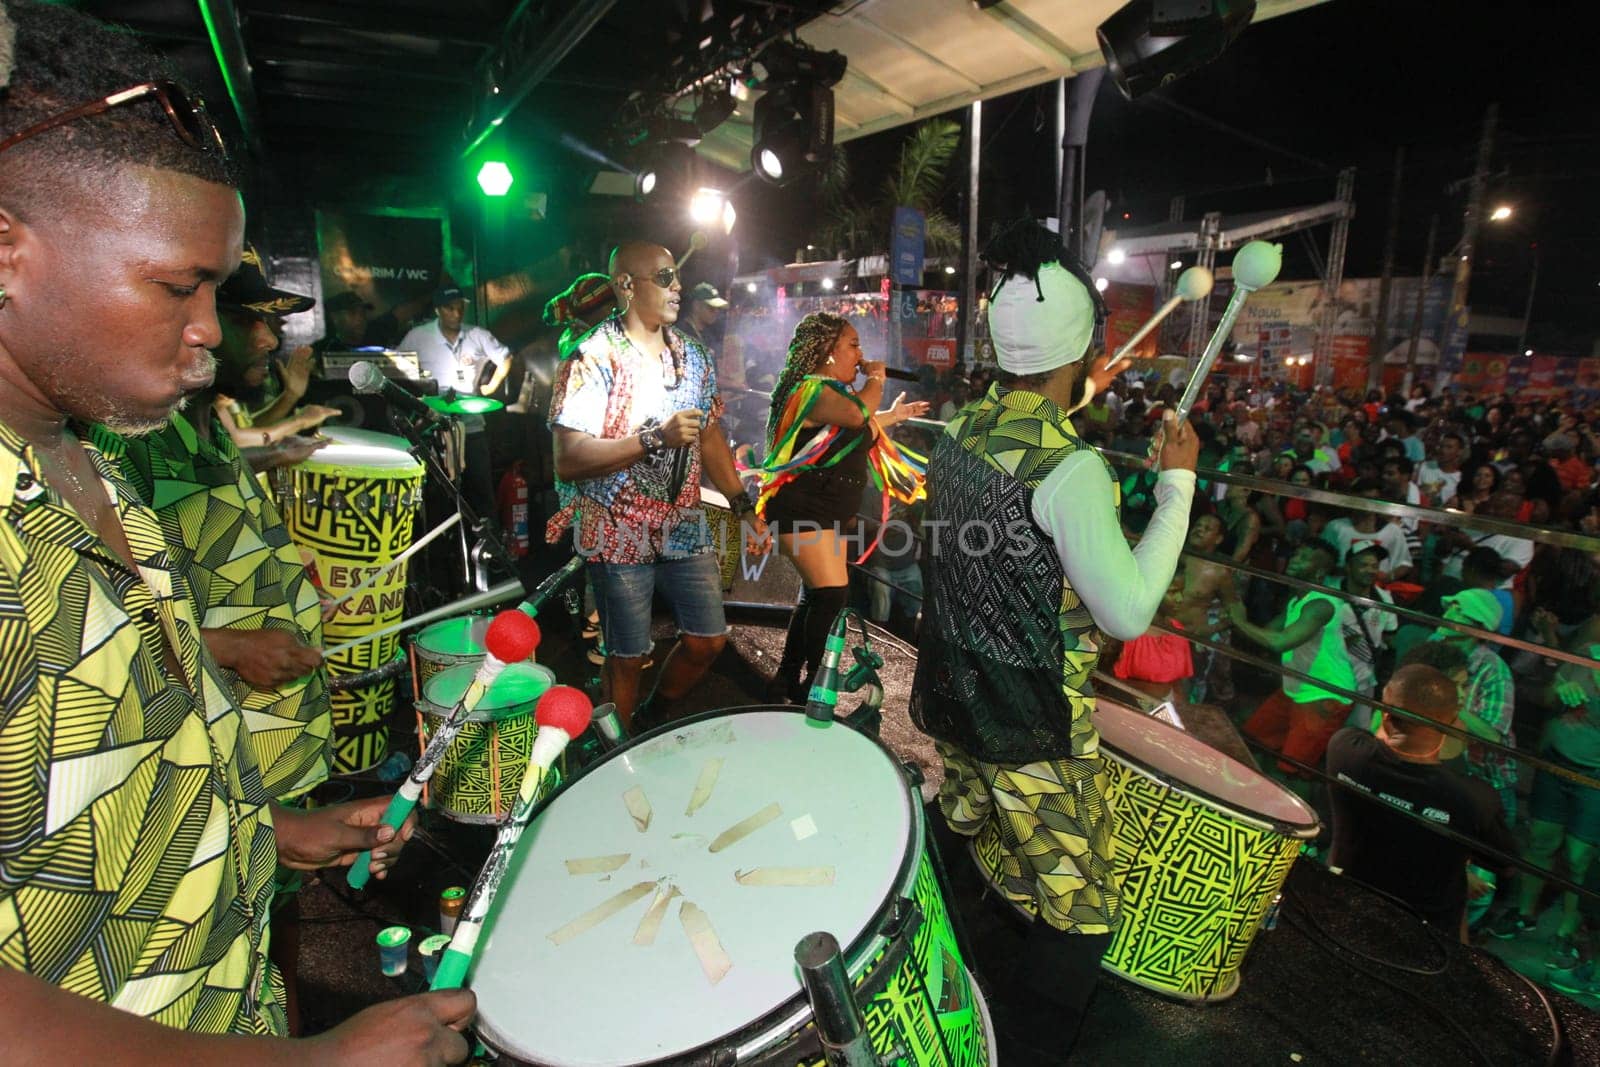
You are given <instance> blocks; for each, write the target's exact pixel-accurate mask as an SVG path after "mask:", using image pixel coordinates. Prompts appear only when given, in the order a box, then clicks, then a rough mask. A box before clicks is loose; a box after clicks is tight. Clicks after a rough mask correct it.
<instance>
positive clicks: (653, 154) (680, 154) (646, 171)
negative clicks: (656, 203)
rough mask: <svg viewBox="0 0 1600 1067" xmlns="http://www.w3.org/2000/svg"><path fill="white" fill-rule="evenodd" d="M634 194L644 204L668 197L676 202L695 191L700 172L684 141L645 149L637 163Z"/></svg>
mask: <svg viewBox="0 0 1600 1067" xmlns="http://www.w3.org/2000/svg"><path fill="white" fill-rule="evenodd" d="M636 163H637V166H638V170H637V171H635V177H634V184H633V193H634V196H636V197H637V198H638V199H640V200H644V199H646V198H648V197H651V196H659V195H666V196H668V197H670V198H676V197H677V196H679V195H682V194H684V193H686V192H687V191H688V190H691V189H693V188H694V176H695V172H696V170H697V169H698V163H697V161H696V159H695V154H694V149H692V148H690V147H689V146H688V145H687V144H684V143H683V142H682V141H662V142H659V143H655V144H652V145H650V147H648V148H646V149H644V150H643V151H642V152H641V153H640V154H639V156H638V157H637V159H636Z"/></svg>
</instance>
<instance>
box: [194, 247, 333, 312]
mask: <svg viewBox="0 0 1600 1067" xmlns="http://www.w3.org/2000/svg"><path fill="white" fill-rule="evenodd" d="M217 306H218V307H221V308H233V309H235V310H243V311H252V312H254V313H256V314H257V315H294V314H297V313H299V312H301V311H310V310H311V309H312V308H314V307H316V306H317V302H316V301H315V300H313V299H312V298H311V297H309V296H301V295H300V294H299V293H291V292H287V291H286V290H283V289H274V288H273V287H272V286H270V285H268V284H267V274H266V267H265V266H264V265H263V263H262V261H261V253H260V252H257V251H256V249H255V246H254V245H245V246H244V255H243V256H242V257H241V258H240V260H239V269H238V270H236V271H234V272H233V273H232V274H230V275H229V276H228V280H227V281H225V282H223V283H222V284H221V285H219V286H217Z"/></svg>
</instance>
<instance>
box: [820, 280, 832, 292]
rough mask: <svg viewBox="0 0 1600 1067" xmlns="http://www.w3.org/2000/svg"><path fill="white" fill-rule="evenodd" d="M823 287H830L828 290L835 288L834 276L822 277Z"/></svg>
mask: <svg viewBox="0 0 1600 1067" xmlns="http://www.w3.org/2000/svg"><path fill="white" fill-rule="evenodd" d="M822 287H823V288H824V289H828V290H830V291H831V290H832V289H833V279H832V278H824V279H822Z"/></svg>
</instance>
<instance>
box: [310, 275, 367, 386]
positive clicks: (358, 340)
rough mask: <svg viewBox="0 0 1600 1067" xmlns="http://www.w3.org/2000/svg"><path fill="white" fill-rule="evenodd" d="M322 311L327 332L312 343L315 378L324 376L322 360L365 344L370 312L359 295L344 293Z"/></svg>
mask: <svg viewBox="0 0 1600 1067" xmlns="http://www.w3.org/2000/svg"><path fill="white" fill-rule="evenodd" d="M322 310H323V312H324V313H325V314H326V316H327V330H328V332H327V333H325V334H323V336H322V338H321V339H320V340H317V341H313V342H312V343H311V373H312V375H313V376H314V377H317V378H321V377H324V376H325V375H326V374H327V367H326V366H325V365H324V364H323V361H322V357H323V356H325V355H327V354H328V353H329V352H348V351H350V350H351V349H355V348H360V347H361V346H363V345H365V344H366V343H367V324H368V322H369V321H370V320H371V316H372V311H373V308H372V305H371V304H369V303H367V302H366V301H365V300H364V299H362V297H361V294H360V293H357V292H353V291H352V290H349V289H346V290H345V291H344V292H342V293H335V294H334V295H333V296H331V297H329V298H328V300H327V302H326V303H324V304H323V305H322Z"/></svg>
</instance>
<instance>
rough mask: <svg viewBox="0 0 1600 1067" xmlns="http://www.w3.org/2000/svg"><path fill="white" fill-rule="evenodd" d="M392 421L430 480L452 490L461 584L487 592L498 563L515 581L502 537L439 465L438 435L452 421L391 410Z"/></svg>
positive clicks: (514, 574) (451, 419)
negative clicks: (492, 570)
mask: <svg viewBox="0 0 1600 1067" xmlns="http://www.w3.org/2000/svg"><path fill="white" fill-rule="evenodd" d="M389 421H390V423H391V424H392V425H393V426H394V427H395V429H397V430H399V431H400V435H401V436H402V437H404V438H405V439H406V440H407V441H410V442H411V446H412V447H411V455H412V456H413V457H414V458H416V459H418V460H420V461H421V462H422V464H423V465H424V466H425V467H426V468H427V471H428V477H429V478H433V479H437V481H438V482H439V484H441V485H444V486H446V487H448V488H449V491H450V496H451V498H452V499H453V500H454V502H455V507H456V513H457V514H458V515H460V516H461V522H460V523H459V524H458V526H459V527H460V545H461V557H462V559H461V564H462V580H463V582H464V583H465V585H466V586H467V588H469V589H472V590H473V591H475V592H479V593H482V592H485V591H487V590H488V588H489V572H490V569H491V568H492V566H493V565H494V564H495V563H497V562H499V563H504V564H505V565H506V567H507V569H508V571H509V572H510V573H511V575H512V576H513V577H515V576H516V568H515V567H512V566H511V563H510V561H511V555H510V553H509V552H507V551H506V546H505V543H504V542H503V541H501V540H500V536H499V534H497V533H496V532H495V531H494V529H493V528H492V527H491V526H490V524H489V521H488V519H487V518H486V517H485V516H481V515H479V514H478V513H477V511H475V510H474V509H473V507H472V505H471V504H469V503H467V499H466V497H464V496H463V495H462V493H461V486H460V485H459V484H457V482H456V480H455V479H453V478H451V477H450V474H449V472H448V471H446V470H445V469H444V466H443V464H442V463H440V461H439V457H438V455H437V449H438V447H439V445H438V435H439V434H440V433H441V432H442V431H444V430H446V429H447V428H448V427H450V426H451V425H453V423H454V419H453V418H449V417H447V418H444V419H440V420H435V421H426V422H425V421H424V420H423V419H421V418H413V417H411V416H409V415H407V414H406V413H404V412H402V411H399V410H398V409H396V408H393V407H391V408H390V409H389ZM469 527H470V528H471V530H472V543H471V544H470V545H469V544H468V542H467V533H466V531H467V529H468V528H469Z"/></svg>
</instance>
